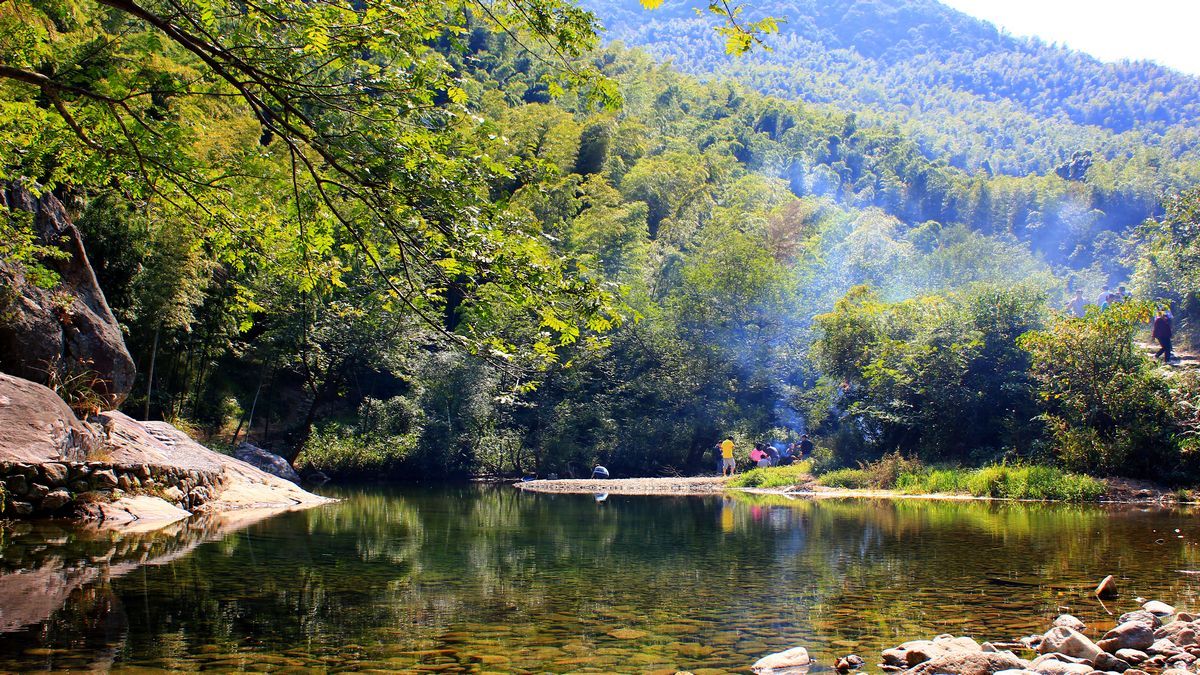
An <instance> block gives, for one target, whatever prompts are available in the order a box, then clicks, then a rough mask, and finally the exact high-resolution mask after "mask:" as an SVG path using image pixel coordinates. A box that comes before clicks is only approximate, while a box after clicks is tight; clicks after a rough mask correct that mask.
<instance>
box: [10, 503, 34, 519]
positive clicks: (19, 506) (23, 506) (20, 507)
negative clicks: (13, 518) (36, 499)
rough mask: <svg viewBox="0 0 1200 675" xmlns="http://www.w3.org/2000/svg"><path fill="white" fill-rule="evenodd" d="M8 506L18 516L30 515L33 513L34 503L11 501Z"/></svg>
mask: <svg viewBox="0 0 1200 675" xmlns="http://www.w3.org/2000/svg"><path fill="white" fill-rule="evenodd" d="M8 507H9V508H10V509H12V512H13V513H15V514H17V515H18V516H28V515H30V514H32V513H33V504H30V503H29V502H9V503H8Z"/></svg>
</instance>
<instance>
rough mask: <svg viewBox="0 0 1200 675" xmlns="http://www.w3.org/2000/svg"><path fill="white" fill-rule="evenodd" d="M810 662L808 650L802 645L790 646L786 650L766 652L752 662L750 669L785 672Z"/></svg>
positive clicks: (756, 671) (759, 671) (804, 666)
mask: <svg viewBox="0 0 1200 675" xmlns="http://www.w3.org/2000/svg"><path fill="white" fill-rule="evenodd" d="M811 664H812V660H811V659H810V658H809V657H808V650H807V649H805V648H804V647H792V648H791V649H788V650H786V651H782V652H776V653H774V654H768V655H766V656H764V657H762V658H761V659H759V660H757V661H755V662H754V665H753V666H751V667H750V670H752V671H754V672H755V673H762V674H766V673H776V672H781V673H787V672H792V671H794V670H796V669H803V668H807V667H808V666H809V665H811Z"/></svg>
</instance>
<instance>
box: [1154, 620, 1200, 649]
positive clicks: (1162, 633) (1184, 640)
mask: <svg viewBox="0 0 1200 675" xmlns="http://www.w3.org/2000/svg"><path fill="white" fill-rule="evenodd" d="M1198 629H1200V626H1197V625H1196V624H1195V623H1185V622H1182V621H1173V622H1171V623H1169V624H1167V625H1165V626H1162V627H1160V628H1159V629H1158V630H1156V631H1154V637H1155V638H1158V639H1167V640H1170V641H1171V642H1174V643H1175V644H1177V645H1182V646H1186V645H1194V644H1196V636H1197V633H1198V632H1200V630H1198Z"/></svg>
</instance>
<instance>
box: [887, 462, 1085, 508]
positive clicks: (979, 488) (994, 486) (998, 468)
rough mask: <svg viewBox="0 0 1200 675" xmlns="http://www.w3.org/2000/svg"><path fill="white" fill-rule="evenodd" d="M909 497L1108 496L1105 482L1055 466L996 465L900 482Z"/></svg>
mask: <svg viewBox="0 0 1200 675" xmlns="http://www.w3.org/2000/svg"><path fill="white" fill-rule="evenodd" d="M896 489H897V490H899V491H900V492H904V493H907V494H937V493H967V494H971V495H974V496H976V497H995V498H998V499H1035V500H1058V501H1069V502H1085V501H1092V500H1095V499H1096V498H1098V497H1100V495H1102V494H1104V489H1105V486H1104V482H1103V481H1100V480H1097V479H1095V478H1092V477H1091V476H1084V475H1081V474H1077V473H1070V472H1067V471H1063V470H1062V469H1059V468H1056V467H1052V466H1009V465H1007V464H993V465H991V466H985V467H983V468H980V469H930V470H927V471H923V472H919V473H908V474H904V475H902V476H900V479H899V480H898V481H896Z"/></svg>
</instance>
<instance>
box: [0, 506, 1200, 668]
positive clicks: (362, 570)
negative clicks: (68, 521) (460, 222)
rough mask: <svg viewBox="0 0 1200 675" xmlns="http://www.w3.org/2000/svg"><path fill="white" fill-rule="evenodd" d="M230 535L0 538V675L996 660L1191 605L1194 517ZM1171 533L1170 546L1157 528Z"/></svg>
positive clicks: (647, 522) (1163, 514)
mask: <svg viewBox="0 0 1200 675" xmlns="http://www.w3.org/2000/svg"><path fill="white" fill-rule="evenodd" d="M337 496H340V497H343V498H344V501H343V502H342V503H339V504H336V505H333V506H328V507H324V508H319V509H315V510H311V511H305V512H299V513H291V514H284V515H280V516H276V517H273V518H269V519H266V520H261V521H258V522H249V521H246V520H245V519H244V518H243V521H242V522H236V521H230V520H226V521H218V520H208V521H201V522H192V523H187V524H181V525H178V526H175V527H172V528H170V529H168V530H167V531H163V532H158V533H148V534H125V535H121V536H116V535H111V534H102V533H98V532H89V531H87V530H80V529H67V528H63V527H60V526H52V525H35V526H31V525H28V524H11V523H10V524H8V525H6V526H5V527H4V528H3V529H2V530H0V670H5V671H9V670H11V671H27V670H32V669H51V670H84V669H105V670H119V671H126V672H129V671H134V670H136V671H139V672H149V670H150V669H161V670H175V671H195V670H247V671H266V670H275V671H288V672H302V671H313V670H318V671H326V672H340V671H350V670H360V671H366V670H377V671H379V670H388V671H409V672H487V671H494V672H574V671H578V672H586V671H608V672H612V671H618V672H652V671H657V670H661V671H663V672H674V671H675V670H676V669H688V670H692V671H693V672H696V673H704V672H738V671H741V672H746V670H747V668H746V667H747V666H748V665H749V664H750V663H752V662H753V661H754V660H755V659H757V658H758V657H760V656H762V655H764V654H766V653H769V652H772V651H777V650H780V649H783V648H787V647H791V646H795V645H804V646H807V647H808V648H809V650H810V651H811V652H814V653H815V656H816V657H817V658H818V659H819V660H821V661H823V662H824V663H826V664H828V663H829V662H830V660H831V659H832V658H834V657H836V656H840V655H844V654H847V653H851V652H856V653H859V654H861V655H863V656H864V657H866V658H867V660H868V663H874V662H875V661H876V660H877V658H878V652H879V650H880V649H882V648H885V647H890V646H893V645H895V644H897V643H898V642H900V641H902V640H904V639H908V638H915V637H932V636H933V635H936V634H939V633H944V632H952V633H955V634H967V635H972V636H976V637H978V638H980V639H1013V638H1017V637H1020V636H1022V635H1027V634H1030V633H1032V632H1041V631H1042V630H1044V629H1045V626H1046V624H1047V623H1048V622H1049V621H1050V620H1051V619H1052V618H1053V617H1054V616H1055V615H1056V614H1057V613H1058V612H1059V611H1060V608H1069V609H1070V610H1071V611H1072V612H1074V613H1075V614H1076V615H1078V616H1080V617H1081V618H1083V619H1084V620H1085V621H1088V622H1092V623H1095V624H1096V625H1097V626H1100V625H1101V624H1102V623H1104V622H1107V623H1110V624H1111V618H1109V615H1108V614H1107V612H1106V610H1105V608H1104V607H1103V606H1101V605H1100V604H1099V602H1098V601H1096V600H1094V599H1091V598H1090V597H1089V595H1090V594H1089V591H1090V589H1091V588H1092V587H1093V586H1094V585H1095V583H1096V581H1097V580H1098V579H1099V578H1100V577H1102V576H1104V575H1105V574H1108V573H1112V574H1116V575H1118V577H1120V578H1121V579H1122V588H1123V591H1124V594H1123V595H1122V599H1121V600H1120V601H1117V602H1115V603H1112V604H1110V607H1109V608H1108V609H1110V610H1112V611H1114V612H1118V613H1119V612H1121V611H1124V610H1127V609H1129V608H1131V607H1132V606H1134V604H1135V600H1134V598H1135V597H1136V596H1137V595H1141V596H1145V597H1148V598H1161V599H1163V600H1166V601H1168V602H1171V603H1174V604H1176V605H1178V606H1180V607H1190V608H1200V600H1198V598H1197V592H1198V591H1200V578H1198V577H1197V576H1196V575H1191V574H1184V573H1182V572H1181V571H1182V570H1197V569H1200V559H1198V557H1200V552H1198V551H1197V547H1196V545H1195V542H1196V541H1197V540H1198V539H1200V524H1198V523H1197V522H1196V521H1195V517H1194V515H1193V514H1191V513H1189V512H1184V511H1164V510H1157V509H1117V510H1114V509H1102V508H1098V507H1072V506H1056V505H1039V504H985V503H959V502H928V501H895V502H889V501H859V500H838V501H823V502H806V501H787V500H783V499H781V498H772V499H774V501H772V500H765V499H755V498H738V499H722V498H652V497H619V496H613V497H610V498H608V499H607V501H604V502H602V503H599V502H597V501H596V500H595V499H594V498H592V497H590V496H566V495H533V494H523V493H520V492H518V491H516V490H514V489H512V488H511V487H462V488H437V489H413V488H405V489H396V490H386V489H363V490H346V491H342V492H338V493H337ZM1176 529H1178V530H1179V532H1178V533H1176V532H1175V530H1176Z"/></svg>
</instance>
